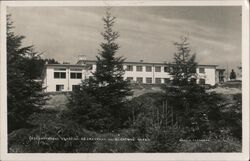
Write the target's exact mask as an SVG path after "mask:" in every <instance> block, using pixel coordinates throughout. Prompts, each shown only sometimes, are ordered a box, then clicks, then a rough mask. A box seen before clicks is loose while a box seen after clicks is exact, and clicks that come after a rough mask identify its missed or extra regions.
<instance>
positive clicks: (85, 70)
mask: <svg viewBox="0 0 250 161" xmlns="http://www.w3.org/2000/svg"><path fill="white" fill-rule="evenodd" d="M216 67H217V65H198V66H197V69H196V73H197V76H198V79H197V83H200V84H209V85H212V86H213V85H215V84H216V83H219V82H222V81H223V77H222V76H221V74H222V75H223V72H222V71H223V70H221V69H220V70H219V69H216ZM123 69H125V74H124V79H127V80H129V81H131V82H135V83H143V84H162V83H168V82H169V81H170V79H171V75H170V74H169V73H170V71H171V70H172V69H171V65H170V64H167V63H150V62H143V61H139V62H124V64H123ZM95 70H96V61H95V60H86V59H79V60H78V62H77V64H75V65H73V64H46V65H45V67H44V70H43V75H42V78H43V86H44V87H46V90H45V91H46V92H55V91H73V90H75V89H76V88H78V87H79V84H80V83H81V81H82V80H84V79H87V78H89V77H91V76H92V73H93V72H94V71H95ZM219 74H220V75H219Z"/></svg>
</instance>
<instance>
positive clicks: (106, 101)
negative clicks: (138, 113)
mask: <svg viewBox="0 0 250 161" xmlns="http://www.w3.org/2000/svg"><path fill="white" fill-rule="evenodd" d="M103 21H104V29H105V30H104V32H102V33H101V34H102V36H103V38H104V42H102V43H101V50H100V51H99V55H98V56H97V63H96V71H95V72H94V73H93V75H94V79H95V81H94V83H95V84H96V85H98V86H99V87H100V88H98V90H97V91H95V92H97V93H96V97H97V99H98V100H99V101H100V103H101V104H102V105H104V106H112V105H117V104H120V103H122V102H123V101H124V98H125V97H126V96H128V95H130V89H129V83H128V81H124V80H123V75H124V73H125V71H124V70H123V62H124V60H125V59H124V58H123V57H119V56H116V53H117V51H118V49H119V45H118V44H117V43H115V40H116V39H117V38H118V37H119V33H118V32H115V31H113V29H112V27H113V25H114V23H115V17H112V16H111V13H110V12H109V11H107V12H106V16H105V17H104V18H103Z"/></svg>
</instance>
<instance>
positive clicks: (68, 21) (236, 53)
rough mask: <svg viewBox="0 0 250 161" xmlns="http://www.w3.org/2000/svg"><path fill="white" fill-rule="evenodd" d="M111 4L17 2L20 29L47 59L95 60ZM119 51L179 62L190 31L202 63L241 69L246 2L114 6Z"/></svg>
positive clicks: (15, 12) (13, 12) (150, 59)
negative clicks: (180, 46) (181, 46)
mask: <svg viewBox="0 0 250 161" xmlns="http://www.w3.org/2000/svg"><path fill="white" fill-rule="evenodd" d="M105 9H106V8H105V7H11V8H8V13H10V14H11V15H12V20H13V21H14V25H15V27H16V28H15V32H16V33H18V34H21V35H24V36H26V39H25V44H26V45H30V44H33V45H35V48H36V51H38V52H42V51H45V54H44V55H43V57H44V58H55V59H56V60H58V61H60V62H63V61H67V62H71V63H75V62H76V60H77V55H86V56H87V57H88V59H95V56H96V54H97V52H98V49H100V46H99V44H100V43H101V42H102V36H101V35H100V32H102V31H103V21H102V17H103V16H104V13H105ZM111 12H112V15H113V16H115V17H117V19H116V23H115V26H114V30H116V31H119V33H120V35H121V36H120V38H119V39H118V41H117V42H118V43H119V45H120V46H121V48H120V50H119V53H118V54H119V55H123V56H124V57H125V58H127V61H139V60H141V59H143V60H144V61H145V62H163V61H168V62H171V61H173V53H174V52H175V51H176V48H175V46H174V45H173V42H175V41H179V40H180V37H181V36H183V35H184V36H185V35H188V36H189V42H190V46H191V49H192V52H193V53H196V56H197V59H196V60H197V62H198V63H199V64H215V65H220V67H226V64H228V65H229V67H230V68H236V66H238V65H240V63H241V53H242V50H241V8H240V7H235V6H234V7H225V6H224V7H215V6H210V7H208V6H206V7H188V6H186V7H171V6H168V7H166V6H161V7H113V8H112V10H111Z"/></svg>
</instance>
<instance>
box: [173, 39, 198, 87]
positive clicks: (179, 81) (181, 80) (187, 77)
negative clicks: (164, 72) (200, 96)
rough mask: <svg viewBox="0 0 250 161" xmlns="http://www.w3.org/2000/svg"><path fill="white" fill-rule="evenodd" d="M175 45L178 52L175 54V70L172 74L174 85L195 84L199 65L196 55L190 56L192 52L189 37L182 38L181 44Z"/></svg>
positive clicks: (176, 43)
mask: <svg viewBox="0 0 250 161" xmlns="http://www.w3.org/2000/svg"><path fill="white" fill-rule="evenodd" d="M174 45H175V46H176V47H177V50H178V51H177V52H176V53H175V54H174V62H173V64H172V67H173V70H172V71H171V73H170V74H171V75H172V76H173V83H174V85H187V84H189V83H190V82H191V83H194V82H193V80H195V79H196V67H197V63H196V62H195V54H193V55H190V51H191V50H190V47H189V43H188V39H187V37H182V40H181V42H175V43H174Z"/></svg>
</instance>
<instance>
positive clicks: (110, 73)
mask: <svg viewBox="0 0 250 161" xmlns="http://www.w3.org/2000/svg"><path fill="white" fill-rule="evenodd" d="M103 21H104V32H102V33H101V35H102V36H103V38H104V42H102V43H101V44H100V46H101V50H99V53H98V56H97V62H96V71H95V72H94V73H93V77H91V78H90V79H88V80H84V81H83V82H82V84H81V88H80V91H77V92H75V93H74V94H72V95H71V98H70V102H69V106H70V108H71V109H72V110H73V109H78V110H80V111H87V112H85V113H83V115H81V116H80V115H79V114H77V115H78V117H80V119H77V120H78V122H80V123H82V124H84V125H85V127H92V128H94V129H99V130H100V129H104V130H107V131H109V130H114V129H117V128H120V127H122V126H123V123H124V122H125V120H126V118H123V116H125V115H124V113H122V111H126V110H125V109H124V108H125V106H124V105H125V102H126V96H129V95H131V90H130V86H129V82H128V81H126V80H124V79H123V75H124V73H125V71H124V69H123V62H124V60H125V59H124V58H123V57H120V56H117V55H116V54H117V51H118V49H119V45H118V44H117V43H116V42H115V40H116V39H117V38H118V37H119V33H118V32H116V31H113V26H114V23H115V17H113V16H111V13H110V12H109V11H107V12H106V16H105V17H104V18H103ZM80 95H83V96H84V97H86V98H81V97H79V96H80ZM87 97H89V99H87ZM90 98H91V99H90ZM79 99H87V100H91V101H92V103H89V107H86V105H83V104H81V102H82V101H81V100H79ZM74 102H80V103H79V104H75V103H74ZM82 103H83V102H82ZM93 106H95V107H94V108H92V107H93ZM90 107H91V108H90ZM85 108H89V109H92V110H91V111H89V110H86V109H85ZM75 111H76V110H75ZM73 113H74V112H73ZM75 118H77V116H75ZM86 118H88V120H87V119H86ZM88 129H90V128H88Z"/></svg>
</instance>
